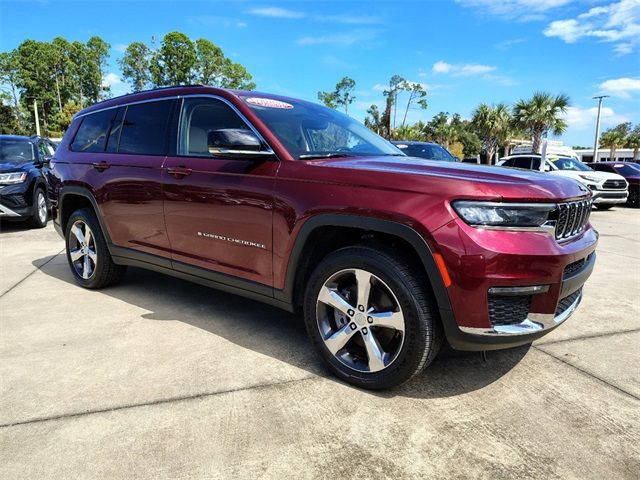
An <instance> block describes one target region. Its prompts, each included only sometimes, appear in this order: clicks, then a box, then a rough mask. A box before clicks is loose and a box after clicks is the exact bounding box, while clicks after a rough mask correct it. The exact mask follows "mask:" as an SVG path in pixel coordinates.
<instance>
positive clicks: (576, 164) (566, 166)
mask: <svg viewBox="0 0 640 480" xmlns="http://www.w3.org/2000/svg"><path fill="white" fill-rule="evenodd" d="M549 161H550V162H551V163H552V164H553V165H554V166H555V167H556V168H557V169H558V170H570V171H574V172H575V171H579V172H592V171H593V170H591V169H590V168H589V167H587V166H586V165H585V164H584V163H582V162H581V161H579V160H576V159H575V158H569V157H557V158H550V159H549Z"/></svg>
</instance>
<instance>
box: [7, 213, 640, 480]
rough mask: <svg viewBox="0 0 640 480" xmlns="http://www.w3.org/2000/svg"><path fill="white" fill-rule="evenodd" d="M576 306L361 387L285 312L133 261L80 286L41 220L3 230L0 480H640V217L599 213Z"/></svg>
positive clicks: (59, 243)
mask: <svg viewBox="0 0 640 480" xmlns="http://www.w3.org/2000/svg"><path fill="white" fill-rule="evenodd" d="M592 219H593V222H594V224H595V225H596V227H597V228H598V229H599V231H600V233H601V243H600V247H599V250H598V252H599V259H598V263H597V266H596V269H595V271H594V274H593V276H592V278H591V279H590V281H589V283H588V284H587V286H586V287H585V289H586V291H585V299H584V301H583V304H582V305H581V308H580V309H579V311H578V312H577V313H576V314H575V315H574V316H573V317H572V318H571V319H570V320H568V322H567V323H566V324H565V325H563V326H562V327H561V328H559V329H557V330H556V331H554V332H553V333H552V334H550V335H548V336H546V337H544V338H543V339H541V340H539V341H537V342H536V343H534V345H533V346H531V347H524V348H519V349H514V350H509V351H502V352H490V353H489V354H488V358H487V361H486V362H484V361H483V360H482V358H481V356H480V355H478V354H451V353H450V354H448V355H444V356H441V357H440V358H438V359H437V360H436V362H435V363H434V364H433V365H432V366H431V367H430V368H429V369H428V370H427V371H425V372H424V373H423V374H422V375H420V376H418V377H417V378H416V379H414V380H413V381H411V382H410V383H408V384H406V385H404V386H402V387H401V388H398V389H394V390H391V391H388V392H382V393H371V392H367V391H362V390H358V389H356V388H353V387H350V386H348V385H345V384H343V383H341V382H339V381H337V380H335V379H334V378H333V377H332V376H330V375H329V374H328V372H327V371H326V370H325V369H324V368H323V367H322V366H321V364H320V363H319V361H318V360H317V358H316V356H315V354H314V353H313V352H312V351H311V349H310V345H309V343H308V342H307V340H306V337H305V332H304V326H303V325H302V323H301V322H300V321H299V320H298V319H297V318H295V317H294V316H292V315H290V314H287V313H285V312H282V311H280V310H277V309H274V308H271V307H268V306H265V305H262V304H258V303H255V302H252V301H249V300H246V299H242V298H239V297H235V296H232V295H229V294H224V293H221V292H217V291H215V290H210V289H207V288H205V287H201V286H198V285H193V284H190V283H187V282H183V281H181V280H176V279H173V278H169V277H164V276H160V275H157V274H154V273H151V272H146V271H142V270H136V269H131V270H130V271H129V273H128V274H127V277H126V280H125V282H123V283H122V284H121V285H118V286H117V287H113V288H110V289H106V290H103V291H98V292H96V291H88V290H83V289H81V288H79V287H77V286H76V285H75V284H74V282H73V279H72V276H71V274H70V272H69V270H68V266H67V264H66V259H65V257H64V255H60V254H59V252H60V251H61V250H62V248H63V242H62V240H61V239H60V238H59V237H58V236H57V235H56V234H55V232H54V231H53V229H52V228H51V226H49V227H47V228H46V229H44V230H37V231H34V230H22V229H20V228H17V227H13V226H9V228H7V226H6V225H5V224H3V225H2V228H3V231H2V233H1V234H0V277H1V281H0V402H1V403H0V477H1V478H51V477H57V478H91V479H95V478H230V477H234V478H278V479H281V478H363V479H370V478H425V477H435V476H438V477H448V478H471V477H475V478H580V479H584V478H603V477H609V478H637V477H638V472H640V447H639V446H638V445H640V348H639V347H638V345H639V344H640V342H639V340H640V301H639V300H638V297H639V296H638V292H640V248H639V246H640V215H639V214H638V212H637V211H633V210H628V209H622V208H616V209H614V210H611V211H608V212H598V211H594V212H593V215H592Z"/></svg>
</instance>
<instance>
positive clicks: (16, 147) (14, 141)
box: [0, 138, 35, 163]
mask: <svg viewBox="0 0 640 480" xmlns="http://www.w3.org/2000/svg"><path fill="white" fill-rule="evenodd" d="M34 159H35V157H34V151H33V143H31V142H30V141H29V140H22V139H19V138H0V163H28V162H33V161H34Z"/></svg>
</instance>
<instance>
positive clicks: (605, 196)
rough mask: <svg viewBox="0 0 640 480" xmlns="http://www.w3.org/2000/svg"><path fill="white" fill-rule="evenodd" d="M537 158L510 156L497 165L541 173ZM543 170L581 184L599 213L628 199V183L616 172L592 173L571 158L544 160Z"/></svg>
mask: <svg viewBox="0 0 640 480" xmlns="http://www.w3.org/2000/svg"><path fill="white" fill-rule="evenodd" d="M540 159H541V156H540V155H533V154H530V155H511V156H508V157H503V158H501V159H500V161H499V162H498V163H497V165H498V166H501V167H510V168H522V169H525V170H540ZM544 171H545V172H550V173H552V174H554V175H559V176H563V177H568V178H573V179H575V180H578V181H579V182H580V183H582V184H584V185H585V186H586V187H588V188H589V189H590V190H591V193H592V194H593V197H592V199H593V204H594V205H595V207H596V208H597V209H599V210H608V209H610V208H611V207H613V206H614V205H621V204H623V203H625V202H626V201H627V197H628V196H629V184H628V183H627V182H626V180H625V179H624V177H622V176H620V175H618V174H616V173H608V172H594V171H593V170H592V169H591V168H589V167H588V166H587V165H585V164H584V163H582V162H581V161H579V160H576V159H575V158H571V157H558V156H551V157H547V160H546V163H545V165H544Z"/></svg>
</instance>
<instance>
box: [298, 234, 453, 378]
mask: <svg viewBox="0 0 640 480" xmlns="http://www.w3.org/2000/svg"><path fill="white" fill-rule="evenodd" d="M425 282H426V278H425V277H424V275H422V274H421V273H420V272H419V271H417V270H416V269H414V268H412V267H411V263H410V262H409V261H407V260H405V259H402V258H399V257H396V256H395V255H393V254H391V253H389V252H388V251H386V250H385V249H384V248H373V247H368V246H356V247H349V248H344V249H341V250H338V251H336V252H334V253H332V254H330V255H328V256H327V257H326V258H325V259H324V260H323V261H322V262H321V263H320V265H318V267H317V268H316V269H315V271H314V272H313V273H312V275H311V278H310V280H309V283H308V285H307V289H306V294H305V302H304V313H305V324H306V327H307V332H308V333H309V336H310V338H311V341H312V343H313V344H314V346H315V347H316V349H317V351H318V353H319V354H320V356H321V358H322V359H323V360H324V362H325V363H326V364H327V366H328V367H329V368H330V369H331V370H332V371H333V372H334V373H335V374H336V375H337V376H338V377H340V378H341V379H343V380H345V381H347V382H349V383H352V384H354V385H356V386H359V387H363V388H369V389H382V388H389V387H392V386H395V385H399V384H401V383H404V382H406V381H407V380H409V379H410V378H411V377H413V376H414V375H416V374H417V373H418V372H420V371H421V370H422V369H423V368H424V367H426V366H427V365H428V364H429V363H431V361H432V360H433V359H434V357H435V356H436V354H437V352H438V350H439V348H440V344H441V341H442V333H441V329H440V323H439V319H438V316H437V313H436V308H435V303H434V300H433V298H432V297H431V295H430V293H429V291H428V290H427V289H426V288H425Z"/></svg>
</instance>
